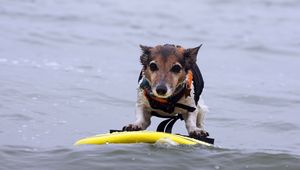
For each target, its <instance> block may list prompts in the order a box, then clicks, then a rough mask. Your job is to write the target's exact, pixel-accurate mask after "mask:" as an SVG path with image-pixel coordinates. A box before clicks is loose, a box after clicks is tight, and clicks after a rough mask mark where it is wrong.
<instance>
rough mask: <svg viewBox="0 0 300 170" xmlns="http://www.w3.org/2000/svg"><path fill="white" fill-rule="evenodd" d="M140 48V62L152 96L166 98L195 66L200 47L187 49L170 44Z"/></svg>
mask: <svg viewBox="0 0 300 170" xmlns="http://www.w3.org/2000/svg"><path fill="white" fill-rule="evenodd" d="M140 47H141V49H142V55H141V57H140V61H141V63H142V65H143V70H144V75H145V77H146V78H147V79H148V81H149V83H150V86H151V89H152V92H153V94H154V95H155V96H157V97H160V98H167V97H169V96H171V95H172V94H173V93H174V91H175V89H176V87H177V86H178V85H179V84H181V83H182V82H183V81H184V80H185V79H186V75H187V73H188V70H190V69H191V67H192V66H193V65H194V64H196V59H197V53H198V50H199V48H200V47H201V45H200V46H198V47H196V48H188V49H185V48H183V47H181V46H178V45H177V46H175V45H170V44H165V45H158V46H155V47H148V46H143V45H140Z"/></svg>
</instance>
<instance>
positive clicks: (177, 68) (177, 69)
mask: <svg viewBox="0 0 300 170" xmlns="http://www.w3.org/2000/svg"><path fill="white" fill-rule="evenodd" d="M170 71H171V72H173V73H179V72H180V71H181V66H179V65H177V64H176V65H174V66H173V67H172V68H171V70H170Z"/></svg>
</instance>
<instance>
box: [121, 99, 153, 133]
mask: <svg viewBox="0 0 300 170" xmlns="http://www.w3.org/2000/svg"><path fill="white" fill-rule="evenodd" d="M135 116H136V121H135V122H134V123H132V124H129V125H128V126H124V127H123V130H125V131H138V130H145V129H147V127H148V126H150V124H151V116H152V115H151V113H150V112H149V111H148V110H146V109H145V107H144V103H143V98H142V96H141V95H140V94H138V101H137V104H136V107H135Z"/></svg>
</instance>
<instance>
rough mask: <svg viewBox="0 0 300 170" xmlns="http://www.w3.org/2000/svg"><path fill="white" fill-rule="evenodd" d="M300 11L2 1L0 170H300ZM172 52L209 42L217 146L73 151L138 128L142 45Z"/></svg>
mask: <svg viewBox="0 0 300 170" xmlns="http://www.w3.org/2000/svg"><path fill="white" fill-rule="evenodd" d="M299 9H300V1H298V0H251V1H248V0H240V1H234V0H207V1H204V0H201V1H198V0H188V1H179V0H172V1H171V0H165V1H159V0H153V1H144V0H131V1H122V0H109V1H108V0H107V1H104V0H87V1H84V0H64V1H60V0H0V169H1V170H2V169H10V170H11V169H30V170H31V169H64V170H65V169H119V168H122V169H172V170H174V169H272V170H274V169H300V163H299V162H300V137H299V134H300V116H299V111H300V97H299V96H300V79H299V71H300V69H299V67H300V29H299V28H300V12H299ZM165 43H171V44H179V45H182V46H184V47H196V46H198V45H199V44H201V43H203V44H204V45H203V47H202V48H201V50H200V51H199V54H198V65H199V66H200V69H201V71H202V74H203V76H204V80H205V89H204V92H203V98H204V100H205V102H206V104H207V105H208V107H209V108H210V112H209V113H208V114H207V115H206V120H205V127H206V129H207V130H208V131H209V132H210V134H211V136H212V137H214V138H215V139H216V143H215V145H216V147H215V148H205V147H183V146H160V145H146V144H137V145H106V146H91V147H74V146H73V143H74V142H75V141H76V140H78V139H80V138H83V137H87V136H91V135H95V134H99V133H105V132H108V130H109V129H118V128H121V127H122V126H124V125H125V124H128V123H130V122H132V121H133V120H134V114H133V111H134V105H135V100H136V87H137V77H138V74H139V71H140V69H141V65H140V64H139V55H140V49H139V47H138V45H139V44H144V45H149V46H154V45H157V44H165ZM159 121H160V119H157V118H153V125H152V126H151V127H150V128H149V129H150V130H155V128H156V125H157V123H158V122H159ZM175 126H176V128H175V132H177V133H182V134H186V131H185V128H184V124H183V123H182V122H179V123H177V124H176V125H175Z"/></svg>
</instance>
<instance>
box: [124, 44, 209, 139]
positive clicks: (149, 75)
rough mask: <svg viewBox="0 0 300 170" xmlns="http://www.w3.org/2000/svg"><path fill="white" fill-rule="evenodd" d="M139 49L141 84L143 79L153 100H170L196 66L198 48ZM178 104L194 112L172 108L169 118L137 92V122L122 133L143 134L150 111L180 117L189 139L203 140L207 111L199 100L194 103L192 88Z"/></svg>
mask: <svg viewBox="0 0 300 170" xmlns="http://www.w3.org/2000/svg"><path fill="white" fill-rule="evenodd" d="M140 47H141V49H142V55H141V57H140V62H141V64H142V65H143V69H142V80H143V79H147V80H148V82H149V84H150V86H151V90H152V93H153V94H154V95H155V96H156V97H157V98H161V99H164V98H168V97H169V96H171V95H172V94H173V93H174V91H175V89H176V87H177V86H178V85H179V84H181V83H183V82H184V81H185V80H186V79H187V74H188V71H189V70H190V69H191V68H192V66H193V65H194V64H196V58H197V53H198V50H199V48H200V47H201V46H199V47H196V48H189V49H185V48H183V47H181V46H175V45H170V44H166V45H158V46H155V47H148V46H143V45H140ZM175 67H176V68H175ZM142 80H141V81H142ZM141 81H140V82H141ZM178 103H181V104H185V105H188V106H191V107H194V108H196V109H195V111H193V112H188V111H187V110H184V109H181V108H177V107H176V108H175V110H174V112H173V113H171V114H170V113H166V112H164V111H161V110H158V109H153V108H151V106H150V104H149V102H148V99H147V97H146V96H145V94H144V90H143V89H142V88H138V95H137V103H136V109H135V114H136V118H137V119H136V121H135V122H134V123H132V124H129V125H128V126H125V127H124V128H123V129H124V130H127V131H136V130H145V129H146V128H147V127H148V126H149V125H150V123H151V121H150V118H151V116H152V115H151V112H152V111H155V112H156V113H158V114H160V115H162V116H170V115H176V114H177V113H180V114H182V116H183V119H184V121H185V124H186V128H187V131H188V133H189V135H190V136H207V135H208V133H207V132H206V131H205V130H204V128H203V119H204V114H205V112H206V111H207V107H206V106H205V105H204V103H203V101H202V99H201V98H200V100H199V102H198V103H195V101H194V87H193V86H192V87H191V91H190V94H189V95H184V96H183V97H181V98H180V99H179V101H178Z"/></svg>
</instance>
